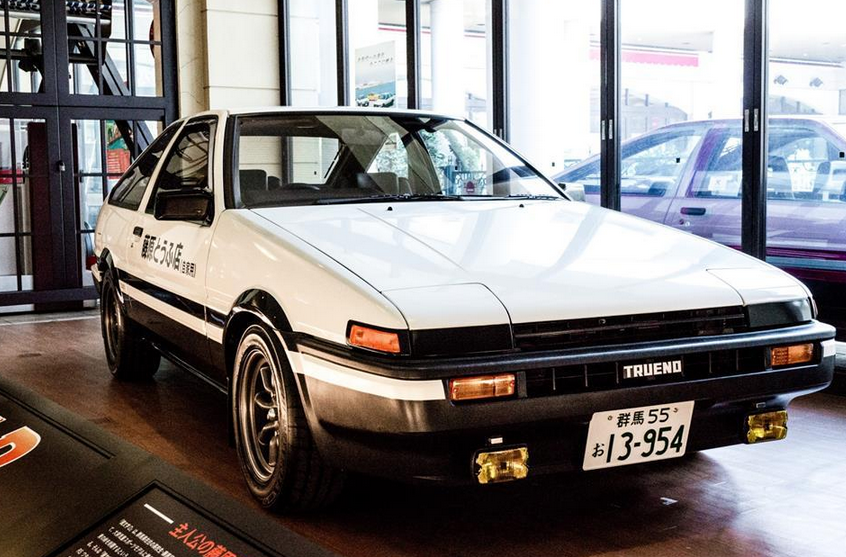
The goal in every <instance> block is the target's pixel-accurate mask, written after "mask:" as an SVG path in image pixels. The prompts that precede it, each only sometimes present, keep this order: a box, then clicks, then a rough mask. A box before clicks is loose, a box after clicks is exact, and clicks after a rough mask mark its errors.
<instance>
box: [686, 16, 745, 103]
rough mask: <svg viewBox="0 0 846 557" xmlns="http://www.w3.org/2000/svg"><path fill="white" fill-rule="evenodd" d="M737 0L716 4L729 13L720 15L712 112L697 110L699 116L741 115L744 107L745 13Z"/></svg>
mask: <svg viewBox="0 0 846 557" xmlns="http://www.w3.org/2000/svg"><path fill="white" fill-rule="evenodd" d="M721 4H722V6H721ZM734 4H735V3H733V1H732V0H729V1H728V2H727V1H726V0H723V1H722V2H720V3H719V4H715V7H714V9H715V10H718V9H720V8H721V7H722V8H724V9H725V10H724V11H722V12H721V13H724V14H725V17H721V18H717V19H716V26H715V28H714V43H713V45H712V47H711V52H712V54H711V91H712V96H711V102H710V103H709V105H710V106H708V110H707V112H708V114H703V113H701V112H700V111H697V112H700V113H699V114H697V117H702V118H704V117H708V116H709V115H710V117H711V118H738V117H739V116H740V115H741V112H742V110H743V13H742V10H741V9H739V8H737V7H736V6H734ZM736 4H740V3H736Z"/></svg>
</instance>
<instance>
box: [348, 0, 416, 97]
mask: <svg viewBox="0 0 846 557" xmlns="http://www.w3.org/2000/svg"><path fill="white" fill-rule="evenodd" d="M349 29H350V61H349V67H350V84H349V88H350V93H351V94H350V98H351V104H352V105H353V106H367V107H373V108H406V107H407V106H408V81H407V80H408V78H407V74H406V55H405V53H406V44H405V35H406V33H405V1H404V0H401V1H397V0H350V3H349Z"/></svg>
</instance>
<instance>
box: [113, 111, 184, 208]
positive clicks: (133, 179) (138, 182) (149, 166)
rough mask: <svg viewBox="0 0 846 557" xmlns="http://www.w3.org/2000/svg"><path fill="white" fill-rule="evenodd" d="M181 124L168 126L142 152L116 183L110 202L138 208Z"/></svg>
mask: <svg viewBox="0 0 846 557" xmlns="http://www.w3.org/2000/svg"><path fill="white" fill-rule="evenodd" d="M181 125H182V122H175V123H173V124H171V125H170V126H168V127H167V129H165V131H164V132H162V133H161V135H159V137H157V138H156V139H155V141H153V143H151V144H150V146H149V147H147V149H146V150H145V151H144V152H143V153H141V156H139V157H138V160H136V161H135V164H133V165H132V166H131V167H130V168H129V170H127V171H126V174H124V175H123V177H122V178H121V179H120V181H118V183H117V184H116V185H115V187H114V189H113V190H112V194H111V195H110V196H109V204H111V205H115V206H117V207H123V208H124V209H131V210H133V211H135V210H137V209H138V206H139V205H140V204H141V199H142V198H143V197H144V192H145V191H146V190H147V184H149V183H150V177H151V176H152V175H153V171H155V169H156V166H157V165H158V163H159V160H160V159H161V158H162V154H163V153H164V151H165V149H167V146H168V144H169V143H170V140H171V139H173V136H174V135H176V132H177V131H179V127H180V126H181Z"/></svg>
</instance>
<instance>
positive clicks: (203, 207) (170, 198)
mask: <svg viewBox="0 0 846 557" xmlns="http://www.w3.org/2000/svg"><path fill="white" fill-rule="evenodd" d="M213 206H214V198H213V197H212V194H211V192H208V191H206V190H187V191H186V190H182V191H160V192H159V193H158V194H157V195H156V208H155V217H156V220H188V221H201V222H203V223H208V222H209V219H210V217H211V214H212V208H213Z"/></svg>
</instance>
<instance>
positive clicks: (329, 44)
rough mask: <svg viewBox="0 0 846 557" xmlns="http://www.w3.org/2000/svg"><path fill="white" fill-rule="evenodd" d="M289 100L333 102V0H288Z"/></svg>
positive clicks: (294, 102) (318, 103) (305, 103)
mask: <svg viewBox="0 0 846 557" xmlns="http://www.w3.org/2000/svg"><path fill="white" fill-rule="evenodd" d="M290 11H291V24H290V26H291V45H293V51H294V53H293V54H292V56H291V104H292V105H293V106H335V105H337V104H338V90H337V77H336V67H337V64H336V59H335V56H336V54H335V1H334V0H290Z"/></svg>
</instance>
